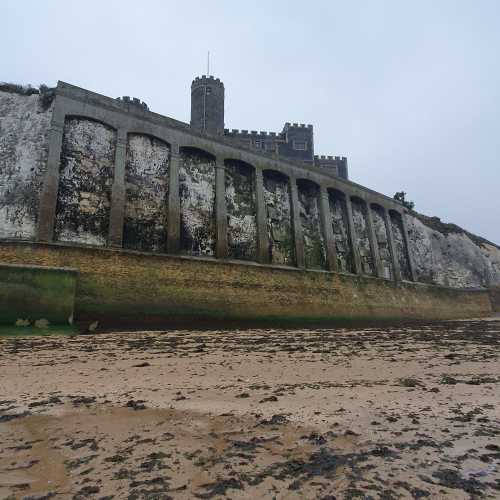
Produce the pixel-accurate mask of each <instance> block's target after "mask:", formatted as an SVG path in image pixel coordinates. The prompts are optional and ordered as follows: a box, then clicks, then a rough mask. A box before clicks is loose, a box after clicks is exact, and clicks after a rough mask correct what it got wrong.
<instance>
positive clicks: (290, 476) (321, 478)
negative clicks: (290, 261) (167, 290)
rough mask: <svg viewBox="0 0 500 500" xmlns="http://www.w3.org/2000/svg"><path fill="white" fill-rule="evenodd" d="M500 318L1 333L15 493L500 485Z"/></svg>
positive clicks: (399, 490) (1, 473)
mask: <svg viewBox="0 0 500 500" xmlns="http://www.w3.org/2000/svg"><path fill="white" fill-rule="evenodd" d="M499 346H500V321H498V320H497V321H484V320H471V321H457V322H441V323H429V324H413V325H411V324H409V325H405V326H404V327H403V326H399V327H393V328H388V327H383V328H382V327H380V328H364V329H319V330H270V329H267V330H263V329H262V330H258V329H253V330H242V331H235V330H232V331H222V330H220V331H214V330H210V331H163V332H116V333H101V334H99V333H96V334H92V335H79V336H75V337H64V336H59V337H58V336H50V337H4V338H0V498H9V499H10V498H12V499H14V498H16V499H17V498H30V499H41V498H75V499H84V498H96V499H97V498H100V499H111V498H116V499H121V498H125V499H143V498H144V499H168V498H179V499H188V498H235V499H243V498H245V499H253V498H277V499H285V498H286V499H288V498H290V499H293V498H320V499H325V500H326V499H334V498H337V499H344V498H360V499H371V498H373V499H376V498H383V499H393V498H394V499H396V498H425V497H428V498H450V499H468V498H500V361H499V352H500V351H499Z"/></svg>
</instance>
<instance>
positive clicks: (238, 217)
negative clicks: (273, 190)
mask: <svg viewBox="0 0 500 500" xmlns="http://www.w3.org/2000/svg"><path fill="white" fill-rule="evenodd" d="M225 187H226V211H227V239H228V254H229V257H230V258H233V259H242V260H256V258H257V223H256V206H255V174H254V169H253V167H251V166H250V165H247V164H245V163H242V162H239V161H235V160H228V161H227V162H226V165H225Z"/></svg>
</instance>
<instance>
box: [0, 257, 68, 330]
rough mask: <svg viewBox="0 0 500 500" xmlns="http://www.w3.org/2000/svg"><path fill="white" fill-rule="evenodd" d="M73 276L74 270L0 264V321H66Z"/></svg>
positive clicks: (12, 323)
mask: <svg viewBox="0 0 500 500" xmlns="http://www.w3.org/2000/svg"><path fill="white" fill-rule="evenodd" d="M1 260H2V261H3V262H4V261H6V260H7V259H3V258H2V259H1ZM13 260H15V259H13ZM21 260H23V259H21ZM33 260H36V259H33ZM76 280H77V273H76V271H74V270H61V269H48V268H38V267H30V266H24V265H22V263H20V265H5V263H2V264H0V324H7V325H14V324H15V323H16V321H17V320H18V319H22V320H29V321H30V322H34V321H36V320H40V319H46V320H48V321H49V322H50V323H56V324H68V322H69V319H70V318H71V317H72V315H73V305H74V299H75V287H76Z"/></svg>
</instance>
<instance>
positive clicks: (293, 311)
mask: <svg viewBox="0 0 500 500" xmlns="http://www.w3.org/2000/svg"><path fill="white" fill-rule="evenodd" d="M0 261H2V262H4V263H10V264H16V263H17V264H19V263H29V264H34V265H44V266H58V267H61V266H64V267H72V268H76V269H78V272H79V274H78V286H77V289H76V299H75V319H76V320H77V321H78V320H83V319H87V320H90V321H95V320H98V321H99V322H100V324H102V325H105V324H106V322H107V321H109V322H110V323H112V322H113V321H115V322H116V320H117V318H118V319H120V320H122V321H123V320H125V319H127V320H130V321H137V320H138V319H144V318H148V319H149V320H152V319H153V318H160V319H162V320H163V321H164V322H165V321H169V320H170V319H171V318H173V317H179V316H180V317H184V318H189V319H190V321H193V320H196V318H219V319H221V318H224V319H229V318H235V319H260V320H266V319H267V320H269V319H272V320H274V321H276V322H277V324H280V325H283V324H286V321H294V320H297V321H298V320H301V319H302V320H306V321H310V320H311V319H317V320H327V319H330V320H331V319H346V318H358V319H362V318H366V319H369V320H370V321H373V320H374V319H375V318H392V319H394V318H403V319H405V320H407V319H408V318H425V319H426V320H429V319H437V318H441V319H443V318H459V317H474V316H476V317H477V316H480V315H485V314H491V304H490V300H489V297H488V292H486V291H484V292H466V291H462V290H452V289H448V288H441V287H429V286H427V285H422V284H416V283H406V282H405V283H402V284H396V283H394V282H393V281H389V280H378V279H372V278H369V277H363V276H354V275H344V274H340V273H312V272H307V271H301V270H298V269H285V268H281V269H278V268H271V267H262V266H253V265H248V264H244V263H234V262H227V261H220V260H219V261H217V260H215V259H204V260H199V259H190V258H186V257H171V256H159V255H151V254H147V253H142V254H141V253H137V252H129V251H124V250H110V249H101V248H90V247H70V246H62V245H57V244H33V243H22V242H16V243H6V242H1V243H0ZM309 324H310V323H309Z"/></svg>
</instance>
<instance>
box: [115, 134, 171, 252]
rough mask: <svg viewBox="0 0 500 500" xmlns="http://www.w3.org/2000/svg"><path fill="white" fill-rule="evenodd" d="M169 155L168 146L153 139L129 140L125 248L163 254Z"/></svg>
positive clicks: (165, 232)
mask: <svg viewBox="0 0 500 500" xmlns="http://www.w3.org/2000/svg"><path fill="white" fill-rule="evenodd" d="M169 153H170V148H169V146H168V144H166V143H165V142H163V141H160V140H158V139H155V138H154V137H150V136H146V135H140V134H130V135H129V137H128V141H127V159H126V167H125V183H126V203H125V222H124V227H123V246H124V248H132V249H135V250H146V251H153V252H163V251H165V248H166V241H167V215H168V175H169Z"/></svg>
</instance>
